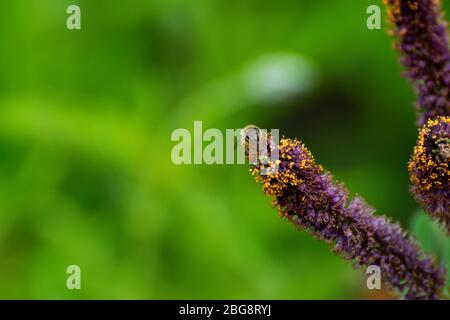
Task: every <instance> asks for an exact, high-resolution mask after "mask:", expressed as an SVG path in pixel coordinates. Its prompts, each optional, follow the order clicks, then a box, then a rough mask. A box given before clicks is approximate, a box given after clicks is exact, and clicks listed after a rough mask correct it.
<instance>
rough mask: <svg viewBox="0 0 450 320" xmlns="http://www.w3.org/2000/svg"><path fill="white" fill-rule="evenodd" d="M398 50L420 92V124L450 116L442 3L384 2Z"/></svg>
mask: <svg viewBox="0 0 450 320" xmlns="http://www.w3.org/2000/svg"><path fill="white" fill-rule="evenodd" d="M384 2H385V3H386V4H389V5H390V6H389V17H390V20H391V22H392V24H393V31H392V34H393V35H394V36H396V38H397V40H396V43H395V47H396V48H397V49H398V50H399V51H400V52H401V54H402V58H401V62H402V64H403V65H404V66H405V68H406V76H407V77H408V78H409V79H410V80H411V82H412V84H413V85H414V87H415V88H416V91H417V92H418V96H419V98H418V101H417V108H418V111H419V114H418V124H419V125H420V126H421V125H423V124H424V123H425V122H426V121H427V120H428V119H429V118H434V117H436V116H449V115H450V100H449V94H450V93H449V92H450V52H449V48H448V35H447V24H446V22H445V21H444V20H443V19H442V14H441V4H440V1H439V0H384Z"/></svg>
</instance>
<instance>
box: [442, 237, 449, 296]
mask: <svg viewBox="0 0 450 320" xmlns="http://www.w3.org/2000/svg"><path fill="white" fill-rule="evenodd" d="M442 262H443V263H444V265H445V268H446V269H447V282H446V285H445V291H444V292H445V294H446V295H447V296H449V295H450V237H448V238H447V239H445V242H444V246H443V247H442Z"/></svg>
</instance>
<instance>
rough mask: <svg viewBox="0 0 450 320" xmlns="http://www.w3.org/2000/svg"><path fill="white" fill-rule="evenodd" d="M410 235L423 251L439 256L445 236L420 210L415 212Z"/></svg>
mask: <svg viewBox="0 0 450 320" xmlns="http://www.w3.org/2000/svg"><path fill="white" fill-rule="evenodd" d="M411 230H412V233H413V234H414V235H415V237H416V239H417V241H419V243H420V245H421V247H422V249H423V250H424V251H427V252H430V253H435V254H436V255H437V256H439V255H440V252H441V248H442V247H443V245H444V242H445V235H444V234H443V231H442V230H441V229H440V228H439V226H438V225H437V224H436V223H435V222H434V221H433V220H431V218H430V217H429V216H428V215H427V214H426V213H425V212H423V211H422V210H417V211H416V213H415V215H414V218H413V219H412V223H411Z"/></svg>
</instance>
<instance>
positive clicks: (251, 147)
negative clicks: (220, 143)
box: [240, 124, 268, 163]
mask: <svg viewBox="0 0 450 320" xmlns="http://www.w3.org/2000/svg"><path fill="white" fill-rule="evenodd" d="M240 136H241V137H240V138H241V146H242V148H243V149H244V151H245V156H246V157H247V158H248V160H249V162H250V163H256V162H258V149H259V148H261V145H260V143H261V144H263V145H264V144H266V145H267V143H268V139H267V132H266V131H265V130H261V129H260V128H259V127H258V126H255V125H253V124H249V125H247V126H245V127H244V128H243V129H241V131H240ZM260 152H264V150H260ZM265 153H267V151H266V152H265ZM260 156H261V155H260Z"/></svg>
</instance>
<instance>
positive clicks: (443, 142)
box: [408, 117, 450, 233]
mask: <svg viewBox="0 0 450 320" xmlns="http://www.w3.org/2000/svg"><path fill="white" fill-rule="evenodd" d="M449 164H450V117H437V118H436V119H430V120H428V122H427V123H426V125H425V126H424V127H423V128H422V129H421V130H420V132H419V140H418V141H417V144H416V146H415V148H414V154H413V156H412V158H411V160H410V162H409V166H408V169H409V175H410V178H411V181H412V183H413V186H412V188H411V190H412V193H413V195H414V196H415V198H416V200H417V201H418V202H419V203H421V204H422V205H423V207H424V208H425V211H427V212H428V213H429V214H430V215H431V216H432V217H433V218H435V219H437V220H438V221H440V222H441V223H442V224H443V225H444V226H446V228H447V231H448V232H449V233H450V168H449Z"/></svg>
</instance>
